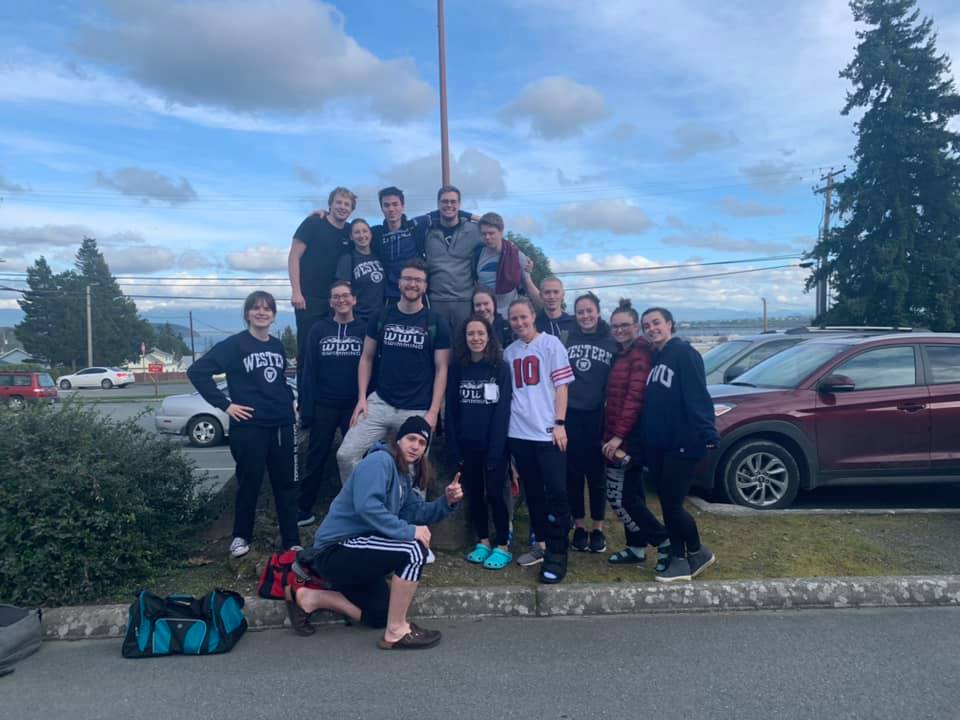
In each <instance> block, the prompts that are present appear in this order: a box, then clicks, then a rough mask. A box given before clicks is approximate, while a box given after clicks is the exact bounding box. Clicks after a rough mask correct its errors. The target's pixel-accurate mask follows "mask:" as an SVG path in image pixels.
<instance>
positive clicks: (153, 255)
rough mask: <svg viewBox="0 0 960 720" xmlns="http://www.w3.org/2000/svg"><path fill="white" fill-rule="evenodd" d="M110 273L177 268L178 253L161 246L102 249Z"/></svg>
mask: <svg viewBox="0 0 960 720" xmlns="http://www.w3.org/2000/svg"><path fill="white" fill-rule="evenodd" d="M101 250H102V252H103V257H104V258H105V259H106V261H107V265H109V266H110V272H112V273H114V274H122V273H152V272H160V271H162V270H172V269H174V268H175V267H177V253H175V252H173V251H172V250H170V249H169V248H165V247H160V246H159V245H135V246H133V247H105V248H101Z"/></svg>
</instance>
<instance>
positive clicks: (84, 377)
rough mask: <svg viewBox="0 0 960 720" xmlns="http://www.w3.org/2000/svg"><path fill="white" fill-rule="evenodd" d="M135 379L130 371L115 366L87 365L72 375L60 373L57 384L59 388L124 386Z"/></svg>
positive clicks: (106, 388) (130, 383)
mask: <svg viewBox="0 0 960 720" xmlns="http://www.w3.org/2000/svg"><path fill="white" fill-rule="evenodd" d="M136 381H137V379H136V378H135V377H134V376H133V373H132V372H128V371H127V370H121V369H120V368H115V367H88V368H85V369H83V370H80V371H79V372H75V373H73V374H72V375H61V376H60V378H59V379H58V380H57V384H58V385H59V386H60V389H61V390H69V389H71V388H97V387H98V388H103V389H104V390H109V389H110V388H112V387H126V386H127V385H133V383H135V382H136Z"/></svg>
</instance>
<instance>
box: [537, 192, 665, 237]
mask: <svg viewBox="0 0 960 720" xmlns="http://www.w3.org/2000/svg"><path fill="white" fill-rule="evenodd" d="M551 220H553V221H554V222H556V223H558V224H559V225H561V226H563V227H564V228H566V229H567V230H574V231H577V230H587V231H590V230H593V231H604V230H605V231H607V232H611V233H613V234H614V235H639V234H640V233H643V232H646V231H647V230H649V229H650V227H651V222H650V218H648V217H647V215H646V213H645V212H643V210H641V209H640V208H638V207H637V206H636V205H633V204H631V203H629V202H627V201H626V200H591V201H589V202H584V203H569V204H567V205H564V206H563V207H560V208H558V209H557V210H555V211H554V212H553V214H552V215H551Z"/></svg>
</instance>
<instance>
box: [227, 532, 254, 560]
mask: <svg viewBox="0 0 960 720" xmlns="http://www.w3.org/2000/svg"><path fill="white" fill-rule="evenodd" d="M248 552H250V546H249V545H248V544H247V541H246V540H244V539H243V538H241V537H235V538H234V539H233V542H232V543H230V557H235V558H238V557H243V556H244V555H246V554H247V553H248Z"/></svg>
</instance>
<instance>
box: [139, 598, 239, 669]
mask: <svg viewBox="0 0 960 720" xmlns="http://www.w3.org/2000/svg"><path fill="white" fill-rule="evenodd" d="M135 598H136V599H135V600H134V601H133V603H131V605H130V613H129V619H128V621H127V634H126V636H125V637H124V639H123V649H122V653H123V657H125V658H141V657H157V656H161V655H213V654H214V653H225V652H229V651H230V650H231V649H232V648H233V646H234V645H236V644H237V641H238V640H239V639H240V638H241V637H242V636H243V634H244V633H245V632H246V631H247V619H246V618H245V617H244V616H243V597H242V596H241V595H239V594H238V593H235V592H233V591H232V590H222V589H220V588H218V589H216V590H212V591H211V592H209V593H207V594H206V595H204V596H203V597H200V598H195V597H193V596H192V595H167V597H160V596H159V595H155V594H154V593H152V592H149V591H148V590H141V591H140V592H138V593H137V594H136V596H135Z"/></svg>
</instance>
